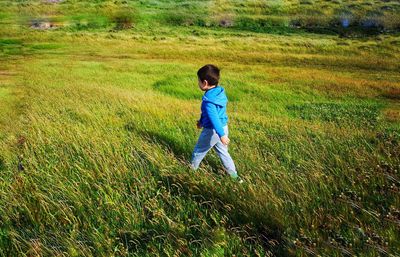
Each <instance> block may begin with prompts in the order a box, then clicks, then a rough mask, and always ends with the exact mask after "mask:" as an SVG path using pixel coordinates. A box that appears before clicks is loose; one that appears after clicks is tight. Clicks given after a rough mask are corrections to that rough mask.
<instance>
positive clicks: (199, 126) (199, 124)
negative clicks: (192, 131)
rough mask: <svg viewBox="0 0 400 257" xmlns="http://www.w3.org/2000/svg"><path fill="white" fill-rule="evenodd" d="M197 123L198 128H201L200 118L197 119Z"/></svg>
mask: <svg viewBox="0 0 400 257" xmlns="http://www.w3.org/2000/svg"><path fill="white" fill-rule="evenodd" d="M196 125H197V128H198V129H201V123H200V120H198V121H197V124H196Z"/></svg>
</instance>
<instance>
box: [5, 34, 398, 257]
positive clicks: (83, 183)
mask: <svg viewBox="0 0 400 257" xmlns="http://www.w3.org/2000/svg"><path fill="white" fill-rule="evenodd" d="M1 34H2V35H4V36H3V37H2V39H3V41H2V42H3V43H4V42H6V43H5V44H3V49H8V50H7V51H5V52H6V53H5V54H4V56H3V57H4V58H3V59H1V65H2V67H4V69H3V70H4V72H2V73H1V76H2V78H4V80H6V83H3V84H7V87H5V88H4V89H1V88H3V87H0V89H1V90H3V93H0V100H1V102H0V106H2V109H1V111H0V117H1V124H2V126H1V127H0V128H1V131H0V134H1V135H6V136H3V137H2V138H1V139H2V141H1V145H0V146H1V152H0V172H1V176H0V185H1V188H0V190H1V195H2V196H3V197H2V198H0V224H1V227H0V229H1V230H0V247H1V248H2V250H3V251H2V254H3V255H5V256H8V255H11V256H12V255H36V254H40V255H57V254H59V255H72V256H74V255H75V256H82V255H88V256H90V255H104V256H109V255H128V254H131V255H137V256H146V255H148V256H153V255H167V256H168V255H169V256H173V255H174V254H177V255H194V256H224V255H227V256H231V255H233V254H236V255H237V256H241V255H242V256H248V255H252V256H257V255H258V256H265V255H268V254H271V255H272V254H273V255H277V256H288V255H297V256H305V255H310V254H313V253H315V254H319V255H322V256H343V255H351V254H354V255H358V256H378V255H379V254H384V253H385V252H386V253H387V254H391V255H394V256H395V255H396V254H399V247H400V246H399V241H400V238H399V236H398V235H399V227H398V222H399V217H398V213H399V211H400V210H399V208H400V202H399V201H400V199H399V196H398V195H399V194H398V193H399V187H400V184H399V168H400V167H399V165H400V135H399V132H400V126H399V124H400V121H399V115H398V112H399V107H398V99H399V89H400V76H399V73H398V71H399V66H400V65H399V62H398V58H399V45H398V42H400V41H399V40H400V39H399V37H396V36H389V35H386V36H380V37H378V38H370V39H363V40H358V39H339V38H337V37H335V36H327V35H313V34H305V35H290V36H280V35H266V34H257V33H243V32H235V31H233V32H229V31H224V30H213V29H204V28H196V29H195V31H193V28H175V27H160V28H156V29H154V30H153V31H141V30H140V28H138V29H137V30H132V31H126V32H118V33H109V32H101V31H100V32H93V33H87V32H69V33H68V32H64V31H30V30H28V29H22V30H10V29H7V28H3V29H2V30H1ZM6 39H7V40H8V41H7V40H6ZM4 40H6V41H4ZM4 45H6V46H4ZM10 49H17V50H15V51H13V50H10ZM206 63H215V64H217V65H218V66H220V67H221V68H222V71H221V72H222V73H221V74H222V78H221V85H222V86H224V87H225V88H226V90H227V94H228V98H229V100H230V101H229V104H228V115H229V130H230V138H231V145H230V147H229V148H230V152H231V154H232V157H233V158H234V160H235V163H236V165H237V168H238V171H239V174H240V175H241V176H242V177H243V178H244V180H245V183H244V184H235V183H233V182H232V181H231V180H229V178H228V177H227V176H226V173H225V171H224V170H223V169H222V166H221V163H220V161H219V160H218V158H217V156H216V155H215V153H212V152H210V154H209V155H208V156H207V157H206V159H205V162H204V163H203V164H202V168H201V169H200V170H199V171H197V172H192V171H190V170H189V169H188V168H187V164H188V161H189V159H190V154H191V151H192V149H193V147H194V145H195V143H196V140H197V137H198V135H199V131H198V130H197V129H196V128H195V122H196V120H197V119H198V117H199V115H200V101H201V92H200V91H199V90H198V88H197V85H196V84H197V81H196V80H197V78H196V71H197V69H198V68H199V67H200V66H201V65H203V64H206ZM5 73H9V74H14V73H15V74H14V75H13V76H11V77H9V78H7V79H6V78H5V77H6V75H5ZM3 84H2V85H3ZM0 92H2V91H0ZM3 99H4V101H3ZM3 106H4V109H3ZM4 113H7V114H4ZM396 215H397V216H396Z"/></svg>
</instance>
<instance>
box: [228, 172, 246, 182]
mask: <svg viewBox="0 0 400 257" xmlns="http://www.w3.org/2000/svg"><path fill="white" fill-rule="evenodd" d="M230 176H231V178H232V179H234V180H235V181H237V182H238V183H239V184H242V183H243V179H242V178H241V177H239V175H238V174H231V175H230Z"/></svg>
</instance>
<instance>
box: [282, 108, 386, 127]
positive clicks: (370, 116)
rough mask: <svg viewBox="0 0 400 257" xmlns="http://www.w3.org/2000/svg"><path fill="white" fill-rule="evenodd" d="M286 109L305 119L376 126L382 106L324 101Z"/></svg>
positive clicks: (338, 123) (293, 114)
mask: <svg viewBox="0 0 400 257" xmlns="http://www.w3.org/2000/svg"><path fill="white" fill-rule="evenodd" d="M286 109H287V110H288V111H289V113H290V114H291V115H292V116H294V117H297V118H300V119H303V120H309V121H314V120H319V121H323V122H333V123H336V124H337V125H350V124H352V125H356V126H368V127H374V126H375V125H376V124H377V123H378V120H379V114H380V109H381V107H380V106H379V105H376V104H348V103H333V102H322V103H301V104H292V105H288V106H287V107H286Z"/></svg>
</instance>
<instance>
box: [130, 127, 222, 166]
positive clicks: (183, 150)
mask: <svg viewBox="0 0 400 257" xmlns="http://www.w3.org/2000/svg"><path fill="white" fill-rule="evenodd" d="M125 129H126V130H127V131H130V132H136V133H138V134H139V135H140V136H141V137H142V138H143V139H145V140H146V141H147V142H149V143H150V144H157V145H160V146H162V147H163V148H166V149H168V150H169V151H171V152H172V153H173V154H174V156H175V157H176V158H177V159H180V160H186V161H185V162H186V163H187V164H189V162H190V159H191V155H192V152H193V148H194V146H195V143H194V144H193V146H192V147H189V146H188V145H187V144H184V143H183V142H181V141H178V140H176V139H174V138H173V137H172V136H169V135H166V134H164V133H162V132H155V131H148V130H144V129H141V128H139V127H138V126H136V125H135V124H134V123H131V122H130V123H128V124H126V125H125ZM213 152H214V153H213ZM211 154H214V155H215V154H216V152H215V149H211V150H210V151H209V152H208V153H207V156H206V157H205V158H204V159H203V161H202V164H201V165H202V166H203V165H207V166H208V167H209V168H210V169H211V171H212V172H214V173H215V174H221V169H222V167H223V166H222V162H221V161H220V160H219V159H217V158H215V157H214V156H210V155H211Z"/></svg>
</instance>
